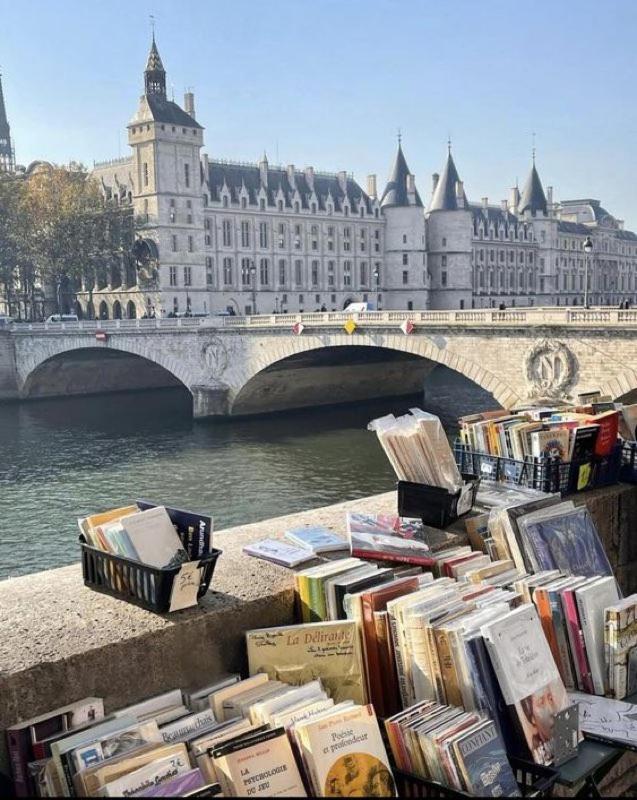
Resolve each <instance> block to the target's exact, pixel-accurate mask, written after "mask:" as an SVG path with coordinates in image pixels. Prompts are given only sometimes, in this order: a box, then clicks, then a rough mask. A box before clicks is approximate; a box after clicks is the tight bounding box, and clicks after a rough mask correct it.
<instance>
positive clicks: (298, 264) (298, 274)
mask: <svg viewBox="0 0 637 800" xmlns="http://www.w3.org/2000/svg"><path fill="white" fill-rule="evenodd" d="M294 283H295V285H296V286H301V285H302V283H303V262H302V261H301V260H300V259H297V260H296V261H295V262H294Z"/></svg>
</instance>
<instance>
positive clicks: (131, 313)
mask: <svg viewBox="0 0 637 800" xmlns="http://www.w3.org/2000/svg"><path fill="white" fill-rule="evenodd" d="M126 316H127V317H128V319H135V317H136V316H137V308H136V307H135V303H133V301H132V300H129V301H128V305H127V306H126Z"/></svg>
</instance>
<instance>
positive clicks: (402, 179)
mask: <svg viewBox="0 0 637 800" xmlns="http://www.w3.org/2000/svg"><path fill="white" fill-rule="evenodd" d="M410 174H411V173H410V172H409V167H408V166H407V161H406V160H405V155H404V153H403V149H402V147H401V145H400V144H399V145H398V152H397V153H396V160H395V161H394V166H393V169H392V171H391V174H390V176H389V179H388V181H387V186H385V191H384V192H383V195H382V197H381V199H380V204H381V206H382V207H383V208H390V207H397V206H412V205H413V206H419V207H420V208H422V200H421V199H420V195H419V194H418V190H417V189H416V193H415V197H414V201H413V202H410V199H409V194H408V192H407V177H408V176H409V175H410Z"/></svg>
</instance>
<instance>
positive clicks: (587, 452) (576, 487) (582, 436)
mask: <svg viewBox="0 0 637 800" xmlns="http://www.w3.org/2000/svg"><path fill="white" fill-rule="evenodd" d="M598 433H599V426H598V425H582V426H580V427H579V428H576V430H575V431H574V432H573V436H572V439H571V452H570V454H569V460H570V462H571V466H570V469H569V477H568V490H569V492H579V491H581V490H582V489H586V488H587V487H588V486H589V484H590V482H591V479H592V475H593V457H594V455H595V445H596V443H597V435H598Z"/></svg>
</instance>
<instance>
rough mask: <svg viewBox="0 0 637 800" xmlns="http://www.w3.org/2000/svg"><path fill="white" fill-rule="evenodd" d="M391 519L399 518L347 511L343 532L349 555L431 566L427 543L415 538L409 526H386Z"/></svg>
mask: <svg viewBox="0 0 637 800" xmlns="http://www.w3.org/2000/svg"><path fill="white" fill-rule="evenodd" d="M391 519H394V520H399V519H400V518H399V517H393V518H392V517H390V516H387V517H384V518H381V516H380V515H374V516H372V515H368V514H353V513H351V512H350V513H348V515H347V533H348V536H349V540H350V545H351V549H352V555H353V556H357V557H359V558H368V559H375V560H379V561H401V562H405V563H408V564H418V565H421V566H432V565H433V563H434V562H435V559H434V558H433V557H432V554H431V550H430V549H429V547H428V545H426V544H425V543H424V542H422V541H419V540H418V539H416V538H415V534H414V529H413V526H412V525H411V524H407V525H401V524H398V523H394V524H395V527H394V528H389V527H387V525H388V524H389V520H391Z"/></svg>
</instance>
